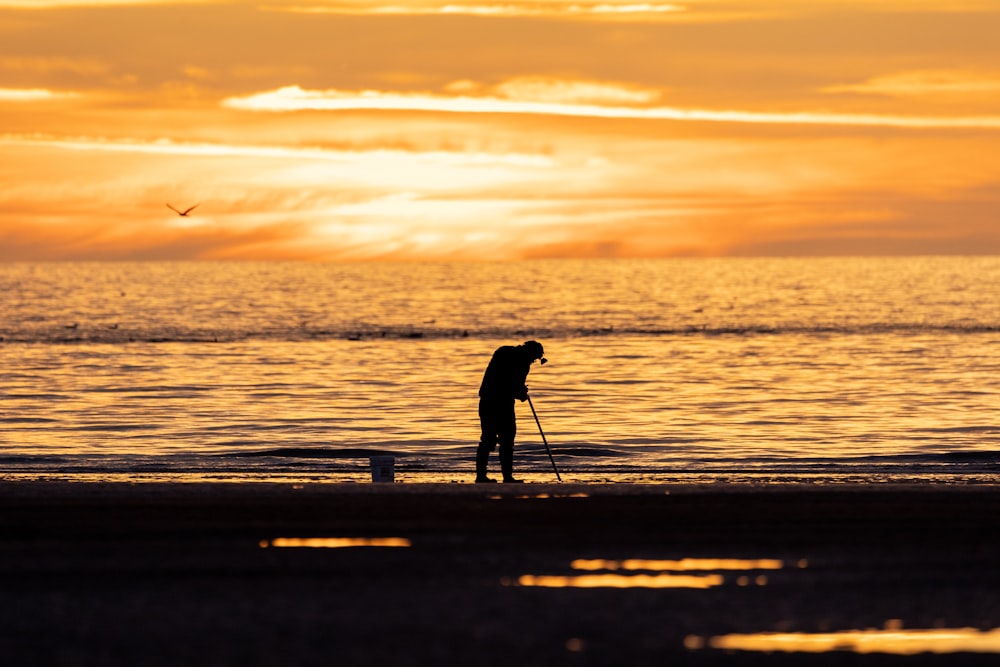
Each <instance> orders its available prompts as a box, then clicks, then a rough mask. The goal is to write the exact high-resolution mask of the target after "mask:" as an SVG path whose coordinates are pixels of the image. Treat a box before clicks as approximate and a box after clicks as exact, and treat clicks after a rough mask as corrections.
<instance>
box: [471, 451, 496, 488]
mask: <svg viewBox="0 0 1000 667" xmlns="http://www.w3.org/2000/svg"><path fill="white" fill-rule="evenodd" d="M489 460H490V453H489V452H488V451H487V452H476V484H495V483H496V480H495V479H490V478H489V477H487V476H486V467H487V464H488V463H489Z"/></svg>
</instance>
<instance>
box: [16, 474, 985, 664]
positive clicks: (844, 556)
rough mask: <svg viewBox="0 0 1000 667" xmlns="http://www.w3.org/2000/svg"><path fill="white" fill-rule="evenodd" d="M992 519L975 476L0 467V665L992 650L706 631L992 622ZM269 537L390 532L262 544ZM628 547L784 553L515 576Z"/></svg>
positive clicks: (613, 659)
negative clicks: (272, 473)
mask: <svg viewBox="0 0 1000 667" xmlns="http://www.w3.org/2000/svg"><path fill="white" fill-rule="evenodd" d="M998 519H1000V488H998V487H990V486H978V487H955V486H936V485H931V486H909V487H893V486H885V485H879V486H848V487H804V486H794V485H783V486H779V487H767V488H761V487H757V486H749V485H748V486H730V487H716V486H711V487H681V486H670V485H665V486H638V485H568V484H563V485H539V484H532V485H525V486H523V487H518V488H515V487H503V486H500V487H491V488H483V487H482V486H475V485H471V484H452V485H421V484H395V485H384V484H383V485H368V484H340V485H321V484H315V485H305V486H292V485H289V484H226V483H219V484H152V483H149V484H136V485H129V484H89V483H44V482H4V483H0V602H2V604H0V664H2V665H8V666H11V667H13V666H20V665H88V666H91V665H95V666H96V665H135V666H146V665H213V666H215V665H219V666H222V665H238V666H240V667H248V666H251V665H279V664H280V665H328V666H333V665H396V664H399V665H409V664H413V665H577V664H580V665H664V666H665V665H676V664H692V665H694V664H698V665H702V664H704V665H716V664H718V665H730V664H732V665H748V664H768V665H800V664H806V665H815V664H862V665H867V664H873V665H895V664H906V665H923V664H934V665H958V664H997V663H998V662H1000V656H998V655H996V654H993V655H988V654H971V653H962V654H950V655H931V654H921V655H917V656H910V657H906V656H893V655H886V654H874V655H860V654H856V653H846V652H835V653H823V654H815V655H805V654H801V653H797V654H789V653H771V654H767V653H755V652H725V651H722V650H718V649H713V648H711V647H710V645H709V644H710V643H711V638H712V637H717V636H721V635H725V634H728V633H758V632H773V631H782V632H804V633H817V632H831V631H840V630H852V629H864V628H876V627H877V628H882V627H884V626H885V625H886V624H887V623H890V624H891V625H893V626H899V625H902V627H904V628H935V627H945V628H979V629H981V630H990V629H993V628H997V627H1000V531H998V527H1000V521H998ZM286 537H297V538H304V537H310V538H312V537H324V538H325V537H401V538H406V539H407V540H409V541H410V543H411V545H412V546H410V547H407V548H389V547H382V548H378V547H359V548H342V549H329V548H278V547H275V546H273V541H274V540H275V539H276V538H286ZM262 543H264V544H267V545H269V546H267V548H264V547H262ZM636 558H643V559H673V560H676V559H681V558H729V559H734V558H735V559H762V558H767V559H780V560H782V561H783V562H784V564H785V567H783V568H782V569H780V570H768V571H757V570H750V571H745V572H741V571H715V573H716V574H721V575H722V577H723V583H722V584H721V585H718V586H715V587H713V588H709V589H706V590H698V589H684V588H669V589H659V588H656V589H654V588H595V589H583V588H543V587H535V586H523V585H516V583H517V582H518V581H523V580H521V577H522V576H523V575H535V576H543V575H580V574H583V573H582V572H580V571H577V570H573V569H572V568H571V563H572V562H573V561H574V560H576V559H612V560H624V559H636ZM647 574H655V572H654V573H649V572H647ZM698 574H705V573H698ZM760 577H766V579H763V578H760ZM699 647H700V648H699Z"/></svg>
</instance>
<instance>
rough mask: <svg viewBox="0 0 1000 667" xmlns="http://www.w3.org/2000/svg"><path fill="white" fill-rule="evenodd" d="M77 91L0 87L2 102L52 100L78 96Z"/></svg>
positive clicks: (0, 100) (0, 99)
mask: <svg viewBox="0 0 1000 667" xmlns="http://www.w3.org/2000/svg"><path fill="white" fill-rule="evenodd" d="M78 96H79V95H78V94H77V93H69V92H56V91H53V90H48V89H46V88H0V102H51V101H58V100H66V99H70V98H74V97H78Z"/></svg>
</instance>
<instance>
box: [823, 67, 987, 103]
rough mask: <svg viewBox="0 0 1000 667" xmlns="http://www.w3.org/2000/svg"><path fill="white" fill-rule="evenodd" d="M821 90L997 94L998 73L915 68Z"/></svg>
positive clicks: (911, 94) (895, 94)
mask: <svg viewBox="0 0 1000 667" xmlns="http://www.w3.org/2000/svg"><path fill="white" fill-rule="evenodd" d="M822 92H824V93H830V94H838V93H859V94H863V95H888V96H893V97H918V96H926V95H935V96H936V95H954V94H963V95H964V94H975V95H983V94H997V93H1000V75H996V74H974V73H969V72H964V71H961V70H919V71H914V72H901V73H898V74H890V75H887V76H879V77H874V78H871V79H868V80H867V81H864V82H862V83H853V84H839V85H834V86H827V87H825V88H823V89H822Z"/></svg>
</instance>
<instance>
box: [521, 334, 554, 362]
mask: <svg viewBox="0 0 1000 667" xmlns="http://www.w3.org/2000/svg"><path fill="white" fill-rule="evenodd" d="M521 347H522V348H524V351H525V353H526V354H527V355H528V359H530V360H531V361H534V360H535V359H541V360H542V363H543V364H544V363H545V362H546V361H548V359H546V358H545V357H544V355H545V349H544V348H543V347H542V344H541V343H539V342H538V341H537V340H529V341H525V342H524V344H523V345H522V346H521Z"/></svg>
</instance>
